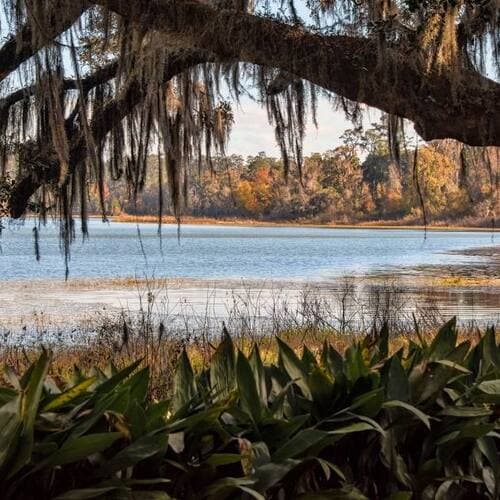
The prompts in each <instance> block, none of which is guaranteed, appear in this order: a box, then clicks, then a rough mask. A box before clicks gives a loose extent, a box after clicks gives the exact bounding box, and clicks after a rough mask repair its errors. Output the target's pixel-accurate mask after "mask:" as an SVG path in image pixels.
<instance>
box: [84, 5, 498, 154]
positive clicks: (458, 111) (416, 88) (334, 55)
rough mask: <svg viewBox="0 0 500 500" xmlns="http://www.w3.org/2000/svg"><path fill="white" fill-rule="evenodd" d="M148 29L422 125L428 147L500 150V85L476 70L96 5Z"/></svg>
mask: <svg viewBox="0 0 500 500" xmlns="http://www.w3.org/2000/svg"><path fill="white" fill-rule="evenodd" d="M93 2H94V3H97V4H101V5H104V6H106V7H108V8H109V9H111V10H113V11H114V12H116V13H117V14H119V15H121V16H123V17H125V18H127V19H128V21H129V22H130V23H131V24H132V25H135V26H137V27H140V28H142V29H155V30H157V31H160V32H163V33H166V34H167V35H168V36H170V37H172V38H174V39H175V42H176V43H178V44H180V45H183V46H185V47H192V48H203V49H204V50H209V51H211V52H213V53H214V54H215V55H217V56H219V57H221V58H223V59H224V58H227V57H230V58H233V59H235V60H239V61H243V62H249V63H253V64H257V65H264V66H270V67H275V68H279V69H281V70H283V71H285V72H288V73H291V74H293V75H296V76H297V77H300V78H303V79H306V80H309V81H310V82H312V83H314V84H317V85H319V86H321V87H323V88H325V89H327V90H329V91H332V92H334V93H336V94H338V95H340V96H343V97H345V98H347V99H350V100H353V101H357V102H360V103H364V104H367V105H369V106H373V107H376V108H378V109H381V110H383V111H386V112H387V113H390V114H393V115H398V116H401V117H404V118H407V119H409V120H411V121H412V122H414V124H415V129H416V131H417V132H418V133H419V134H420V135H421V136H422V137H423V138H424V139H425V140H432V139H443V138H454V139H457V140H459V141H461V142H465V143H467V144H470V145H474V146H486V145H496V146H500V120H499V119H498V117H499V116H500V84H498V83H496V82H494V81H493V80H490V79H488V78H486V77H484V76H482V75H481V74H480V73H478V72H476V71H475V70H473V69H472V68H463V69H457V68H450V69H449V70H445V69H442V70H440V71H439V72H437V71H434V72H427V71H426V70H425V68H424V65H423V64H421V63H419V57H418V54H416V53H410V54H408V53H404V52H402V51H399V50H398V49H396V48H386V49H385V50H384V52H383V53H380V52H379V46H378V44H377V42H376V41H375V40H372V39H370V38H363V37H354V36H322V35H319V34H316V33H311V32H309V31H307V30H304V29H303V28H301V27H297V26H291V25H288V24H285V23H282V22H278V21H275V20H272V19H268V18H263V17H259V16H255V15H252V14H247V13H242V12H241V11H238V12H236V11H232V10H221V9H216V8H214V7H211V6H210V5H208V4H205V3H201V2H197V1H194V0H183V1H173V0H93Z"/></svg>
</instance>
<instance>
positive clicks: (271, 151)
mask: <svg viewBox="0 0 500 500" xmlns="http://www.w3.org/2000/svg"><path fill="white" fill-rule="evenodd" d="M233 106H234V105H233ZM233 112H234V120H235V122H234V126H233V130H232V132H231V137H230V140H229V146H228V148H227V152H228V154H239V155H241V156H243V157H245V156H248V155H256V154H257V153H260V152H261V151H264V152H265V153H266V154H267V155H269V156H276V157H279V156H280V153H279V149H278V147H277V145H276V141H275V139H274V129H273V127H272V126H271V125H269V122H268V119H267V112H266V109H265V108H264V107H261V106H260V105H259V104H258V103H256V102H255V101H252V100H251V99H249V98H242V99H241V105H240V106H239V107H234V108H233ZM378 116H379V112H377V111H376V110H369V111H368V112H367V113H366V116H365V117H364V123H365V124H366V125H369V124H370V123H372V122H374V121H377V120H378ZM317 121H318V128H316V127H315V126H314V124H313V123H312V121H311V118H310V117H309V119H308V123H307V129H306V137H305V139H304V154H305V155H310V154H311V153H323V152H325V151H327V150H329V149H334V148H335V147H337V146H339V145H340V144H341V142H342V141H341V140H340V136H341V135H342V134H343V132H344V130H346V129H348V128H353V125H352V123H350V122H349V121H348V120H346V119H345V116H344V113H343V112H341V111H336V110H334V109H333V106H332V104H331V103H330V102H328V100H327V99H326V98H324V97H319V98H318V111H317Z"/></svg>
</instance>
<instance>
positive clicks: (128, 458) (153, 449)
mask: <svg viewBox="0 0 500 500" xmlns="http://www.w3.org/2000/svg"><path fill="white" fill-rule="evenodd" d="M167 445H168V434H167V433H166V432H163V431H162V432H155V433H152V434H148V435H146V436H142V437H140V438H138V439H137V440H135V441H133V442H132V443H131V444H129V445H128V446H127V447H126V448H123V450H120V451H119V452H118V453H117V454H116V455H114V456H113V458H112V459H111V460H109V462H108V463H107V464H106V466H105V469H106V470H112V471H117V470H120V469H126V468H128V467H133V466H135V465H136V464H138V463H139V462H141V461H142V460H146V459H147V458H150V457H152V456H154V455H156V454H157V453H159V452H161V451H164V452H165V451H166V450H167Z"/></svg>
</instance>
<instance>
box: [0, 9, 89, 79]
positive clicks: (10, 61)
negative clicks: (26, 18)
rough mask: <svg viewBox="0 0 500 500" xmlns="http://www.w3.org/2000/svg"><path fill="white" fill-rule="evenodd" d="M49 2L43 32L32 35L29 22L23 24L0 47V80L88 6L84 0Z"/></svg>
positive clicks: (60, 31)
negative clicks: (49, 13) (48, 10)
mask: <svg viewBox="0 0 500 500" xmlns="http://www.w3.org/2000/svg"><path fill="white" fill-rule="evenodd" d="M51 3H52V4H53V6H52V7H51V8H50V11H51V15H50V18H49V20H48V22H47V23H46V24H47V26H46V27H45V26H44V28H45V30H44V33H38V31H37V33H36V36H34V33H33V30H32V28H31V26H30V24H25V25H24V26H23V27H21V28H20V29H19V32H18V33H16V34H15V35H12V36H11V37H10V38H9V39H8V40H7V41H6V42H5V43H4V44H3V45H2V47H1V48H0V82H1V81H2V80H4V79H5V78H6V77H7V76H9V75H10V74H11V73H12V72H13V71H15V70H16V69H17V68H18V67H19V66H20V65H21V64H22V63H23V62H25V61H26V60H28V59H29V58H30V57H32V56H33V55H35V54H36V53H37V52H38V51H39V50H40V49H42V48H43V47H45V46H46V45H50V44H51V43H52V42H53V40H54V38H56V37H57V36H58V35H60V34H61V33H64V31H66V30H67V29H69V28H70V27H71V26H72V25H73V24H74V23H75V22H76V21H77V20H78V18H79V17H80V16H81V15H82V14H83V12H84V11H85V10H86V8H87V7H88V6H89V4H88V3H87V2H86V1H85V0H69V1H68V0H52V1H51Z"/></svg>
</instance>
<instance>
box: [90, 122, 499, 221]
mask: <svg viewBox="0 0 500 500" xmlns="http://www.w3.org/2000/svg"><path fill="white" fill-rule="evenodd" d="M342 140H343V144H342V145H341V146H339V147H337V148H335V149H333V150H329V151H327V152H325V153H322V154H319V153H315V154H312V155H310V156H308V157H306V158H305V159H304V161H303V164H302V168H301V170H302V172H301V175H297V174H295V173H291V174H290V175H289V176H288V178H286V175H285V173H284V168H283V163H282V161H281V160H280V159H276V158H271V157H268V156H266V154H265V153H259V154H258V155H257V156H252V157H247V158H243V157H242V156H240V155H231V156H228V157H224V158H215V159H213V161H212V165H211V166H210V168H202V169H199V166H198V165H191V166H189V168H190V169H191V171H190V172H188V173H189V175H187V176H186V177H187V178H188V179H189V183H188V184H187V186H186V195H187V197H186V198H187V203H186V207H185V210H184V213H185V214H186V215H192V216H203V217H217V218H252V219H259V220H306V219H307V220H311V221H316V222H325V223H326V222H336V223H353V222H362V221H377V220H380V221H401V222H406V223H416V222H422V221H423V215H424V212H425V215H426V218H427V219H428V221H429V222H432V221H434V222H437V221H440V222H450V223H458V222H460V223H466V224H467V223H470V224H483V225H489V224H491V223H492V221H493V220H494V217H495V214H496V212H497V210H498V208H499V196H498V184H499V174H500V165H499V156H498V150H495V149H491V148H490V149H484V148H482V149H478V148H470V147H464V146H462V145H461V144H458V143H456V142H454V141H439V142H434V143H430V144H425V145H421V146H420V147H418V151H417V154H415V146H414V145H411V144H405V145H401V146H400V148H399V149H400V159H399V161H394V157H395V155H394V151H393V154H391V152H390V149H389V145H388V142H387V131H386V126H385V123H384V122H381V123H379V124H374V125H373V126H372V127H371V128H369V129H367V130H361V129H354V130H347V131H346V132H345V133H344V135H343V136H342ZM398 140H400V141H401V144H403V140H402V138H399V139H398ZM150 161H151V163H152V165H151V166H152V167H153V168H151V169H150V173H149V176H148V178H147V179H146V182H145V186H144V189H143V191H142V192H141V193H139V195H138V196H137V198H134V196H133V195H131V193H129V192H127V189H126V187H125V183H121V182H117V183H116V184H114V185H110V186H108V189H107V190H106V192H105V205H106V209H107V210H108V211H109V213H110V214H112V215H118V214H122V213H127V214H137V215H157V214H158V212H159V200H160V188H159V186H160V184H159V178H158V174H157V168H155V167H156V166H157V162H158V159H157V158H156V157H153V156H152V157H151V158H150ZM161 195H162V196H163V199H164V200H165V201H164V204H163V205H164V213H165V214H169V213H170V209H169V203H168V196H167V193H166V192H165V193H162V194H161ZM91 203H92V207H93V209H95V210H96V211H98V207H99V203H98V200H97V193H95V195H93V196H92V200H91Z"/></svg>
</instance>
